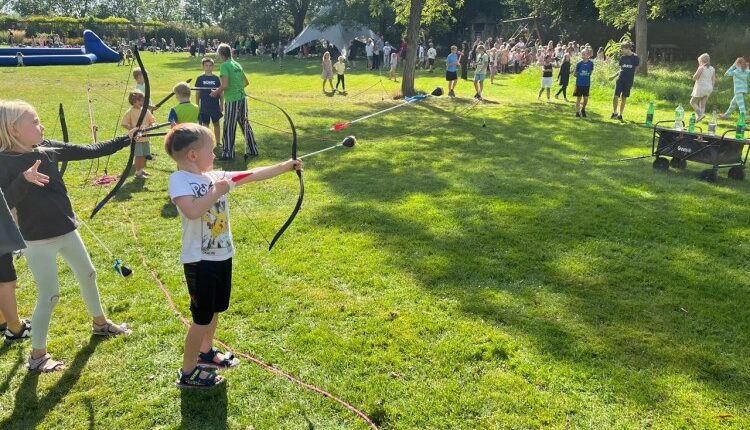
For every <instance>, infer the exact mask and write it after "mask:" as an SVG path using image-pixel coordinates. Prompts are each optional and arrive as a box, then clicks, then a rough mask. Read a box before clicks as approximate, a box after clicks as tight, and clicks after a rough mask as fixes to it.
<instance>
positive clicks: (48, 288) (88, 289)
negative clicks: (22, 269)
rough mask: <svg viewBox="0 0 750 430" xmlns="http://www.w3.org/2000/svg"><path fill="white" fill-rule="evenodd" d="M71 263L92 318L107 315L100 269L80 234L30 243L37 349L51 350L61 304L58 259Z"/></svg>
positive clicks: (35, 344)
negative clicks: (56, 312) (52, 327)
mask: <svg viewBox="0 0 750 430" xmlns="http://www.w3.org/2000/svg"><path fill="white" fill-rule="evenodd" d="M58 254H59V255H61V256H62V258H63V259H64V260H65V261H66V262H67V263H68V265H69V266H70V268H71V269H72V270H73V274H74V275H75V277H76V279H77V280H78V286H79V288H80V290H81V295H82V296H83V301H84V302H85V303H86V308H87V309H88V311H89V315H91V316H92V317H98V316H102V315H104V310H103V309H102V304H101V302H100V301H99V289H98V288H97V286H96V269H94V265H93V264H92V263H91V258H89V254H88V252H86V246H85V245H84V244H83V240H81V235H80V234H78V230H75V231H72V232H70V233H68V234H66V235H63V236H59V237H56V238H54V239H50V240H45V241H39V242H34V241H31V242H27V248H26V261H27V262H28V265H29V269H31V273H32V274H33V275H34V281H35V282H36V289H37V293H38V296H37V299H36V308H34V314H33V315H32V317H31V321H33V324H34V329H33V331H32V335H31V345H32V346H33V347H34V348H35V349H44V348H46V347H47V334H48V333H49V326H50V321H51V319H52V310H53V309H54V308H55V306H56V305H57V302H58V301H59V300H60V282H59V280H58V269H57V256H58Z"/></svg>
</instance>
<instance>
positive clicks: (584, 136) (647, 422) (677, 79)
mask: <svg viewBox="0 0 750 430" xmlns="http://www.w3.org/2000/svg"><path fill="white" fill-rule="evenodd" d="M143 59H144V61H145V63H146V66H147V68H148V70H149V71H150V73H151V81H152V88H153V93H154V97H153V100H158V99H160V98H161V97H163V96H164V95H166V94H167V93H168V92H169V91H170V89H171V87H172V85H174V83H176V82H177V81H179V80H185V79H187V78H190V77H193V78H195V77H196V76H197V75H198V74H199V70H198V61H197V60H196V59H189V58H187V57H185V56H182V55H179V56H178V55H162V54H151V53H145V54H143ZM242 62H243V64H244V66H245V70H246V71H247V72H248V75H249V79H250V82H251V84H250V91H251V93H252V94H254V95H257V96H259V97H263V98H265V99H268V100H271V101H274V102H276V103H278V104H279V105H281V106H282V107H284V108H286V109H288V110H289V112H290V114H291V115H292V117H293V118H294V120H295V123H296V124H297V126H298V131H299V134H300V139H299V145H300V153H306V152H311V151H313V150H316V149H321V148H323V147H325V146H327V145H329V144H332V143H335V142H336V141H337V140H339V139H340V138H341V136H342V135H341V134H339V135H335V134H333V133H331V132H329V131H328V128H330V126H331V125H332V124H334V123H336V122H340V121H344V120H347V119H351V118H354V117H357V116H360V115H364V114H367V113H370V112H373V111H375V110H377V109H380V108H384V107H388V106H392V105H393V104H394V103H395V102H394V101H392V100H389V98H390V97H392V96H393V95H395V94H396V93H397V92H398V90H399V85H398V84H394V83H393V82H390V81H388V80H387V79H386V78H385V75H383V76H382V77H381V76H379V75H378V74H374V73H368V72H365V71H362V70H361V66H362V63H363V62H362V61H359V62H358V63H357V66H359V69H356V70H355V71H353V72H352V73H350V74H349V75H348V76H347V83H348V85H349V96H347V97H343V96H339V95H337V96H335V97H326V96H324V95H323V94H322V93H321V90H320V87H321V83H320V67H319V63H318V61H317V60H309V61H298V60H296V59H288V60H286V61H285V62H284V63H283V68H279V67H278V65H275V64H272V63H271V62H270V61H268V60H265V61H263V62H260V61H258V60H257V59H253V60H250V61H248V60H247V59H246V58H243V59H242ZM691 68H692V65H690V66H684V67H672V68H669V69H667V68H656V69H654V70H653V72H652V75H651V77H649V78H641V77H639V78H638V79H637V83H636V89H635V92H634V94H633V97H632V102H633V103H632V105H630V106H629V108H628V110H627V113H626V119H628V120H630V121H629V122H626V123H624V124H620V123H615V122H611V121H609V119H608V118H609V115H610V113H611V112H610V109H611V91H612V88H613V84H605V83H604V74H605V73H604V71H603V70H601V68H600V70H597V72H596V73H597V76H596V79H595V86H594V89H593V90H592V103H591V105H590V107H589V115H590V118H588V119H586V120H581V119H576V118H575V117H574V110H573V108H572V107H571V106H570V105H569V104H566V103H563V102H562V101H555V102H554V103H553V104H552V105H549V106H548V105H546V104H544V103H538V102H536V91H537V89H538V86H539V84H540V82H541V79H540V77H541V72H540V71H539V70H538V69H536V70H531V71H529V72H527V73H524V74H522V75H520V76H503V77H501V78H499V79H498V82H497V83H496V85H489V82H488V85H487V90H486V92H485V97H486V98H487V99H488V101H487V102H485V103H483V104H481V105H474V104H473V102H472V100H471V98H470V97H471V96H472V95H473V94H474V92H473V89H471V88H470V83H468V82H463V81H462V82H460V83H459V87H458V94H459V95H460V96H461V98H459V99H456V100H451V99H448V98H446V97H443V98H439V99H437V98H432V99H429V100H428V101H425V102H420V103H416V104H413V105H411V106H409V107H406V108H403V109H400V110H396V111H394V112H392V113H389V114H386V115H383V116H380V117H376V118H373V119H371V120H369V121H364V122H362V123H360V124H356V125H353V126H351V127H350V128H348V129H347V130H346V133H351V134H355V135H356V136H357V138H358V140H359V142H358V146H356V147H355V148H353V149H351V150H346V149H341V150H336V151H337V152H329V153H326V154H323V155H320V156H318V157H315V158H310V159H309V160H307V163H306V166H305V167H306V170H305V179H306V196H305V205H304V210H303V211H302V212H300V214H299V216H298V217H297V219H296V220H295V222H294V224H293V225H292V227H291V228H290V229H289V230H288V231H287V233H286V234H285V235H284V236H283V237H282V239H281V240H280V241H279V243H278V244H277V245H276V247H275V249H274V250H273V251H272V252H268V251H267V250H266V249H267V243H266V241H267V240H268V239H270V238H271V237H273V234H274V233H275V232H276V231H277V230H278V228H279V227H280V226H281V224H282V223H283V222H284V221H285V220H286V218H287V217H288V215H289V213H290V212H291V210H292V208H293V206H294V203H295V201H296V198H297V193H298V185H297V179H296V176H295V175H293V174H289V175H284V177H280V178H276V179H273V180H269V181H266V182H264V183H260V184H257V185H255V186H248V187H244V188H239V189H237V190H235V191H234V192H233V194H232V199H231V205H232V217H231V218H232V227H233V233H234V239H235V243H236V245H237V248H238V253H237V255H236V257H235V259H234V291H233V297H232V305H231V307H230V309H229V311H228V312H226V313H225V314H224V315H223V316H222V319H221V323H220V326H219V331H218V333H217V335H218V337H219V338H221V339H222V340H224V341H226V342H228V343H229V344H230V345H232V346H233V347H235V348H236V349H237V350H238V351H244V352H251V353H253V354H255V355H257V356H258V357H260V358H262V359H263V360H266V361H267V362H269V363H272V364H274V365H276V366H278V367H280V368H281V369H283V370H285V371H288V372H290V373H291V374H293V375H295V376H297V377H299V378H300V379H302V380H304V381H306V382H308V383H311V384H314V385H317V386H319V387H321V388H323V389H326V390H328V391H330V392H332V393H333V394H335V395H337V396H340V397H341V398H343V399H345V400H346V401H348V402H350V403H351V404H353V405H354V406H356V407H358V408H360V409H362V410H363V411H364V412H365V413H367V414H368V415H369V416H370V417H372V418H373V419H374V420H375V421H376V423H378V424H379V425H380V426H381V427H382V428H383V429H540V428H544V429H573V428H580V429H605V428H606V429H610V428H612V429H641V428H656V429H688V428H689V429H692V428H700V429H713V428H717V429H719V428H720V429H724V428H734V429H741V428H748V427H750V396H749V395H748V394H750V360H748V356H749V355H750V347H748V344H749V340H750V336H749V333H750V312H749V311H748V309H750V299H748V293H749V292H750V281H749V280H748V277H747V276H746V267H747V261H748V257H749V256H750V250H749V249H748V242H747V237H748V233H750V229H749V228H748V219H750V196H749V195H748V191H750V186H748V184H747V183H745V182H737V181H732V180H729V179H727V178H726V174H725V172H722V177H721V178H720V179H719V181H718V182H717V183H715V184H709V183H706V182H701V181H699V180H697V179H696V176H697V174H698V173H699V172H700V170H701V169H702V168H703V167H704V166H701V165H694V164H690V165H689V167H688V169H687V170H686V171H682V172H675V171H670V172H668V173H666V174H664V173H657V172H654V171H653V169H652V167H651V160H650V159H646V160H640V161H634V162H629V163H623V162H619V163H618V162H614V161H612V159H615V158H620V157H626V156H636V155H641V154H646V153H648V150H650V137H651V133H650V131H649V130H647V129H645V128H641V127H639V124H640V123H641V122H642V120H643V118H644V117H645V111H646V105H647V103H648V101H649V100H652V99H655V100H657V107H658V109H659V111H658V113H657V120H664V119H670V118H672V117H673V116H672V115H673V114H672V112H673V110H674V108H675V107H676V104H677V101H676V100H678V97H681V98H680V99H679V100H680V101H682V102H683V103H685V105H686V103H687V98H688V97H689V93H690V87H691V85H690V81H689V77H690V74H691V72H692V70H691ZM128 71H129V68H127V67H117V66H116V65H114V64H97V65H94V66H92V67H83V66H78V67H43V68H42V67H40V68H34V67H27V68H5V69H0V77H2V82H4V83H5V88H8V85H12V91H7V90H6V91H4V93H3V95H2V96H3V97H18V98H23V99H25V100H27V101H29V102H31V103H32V104H33V105H35V106H36V107H37V108H38V109H39V114H40V116H41V118H42V120H43V122H44V123H45V124H46V127H47V133H48V135H49V136H51V137H53V138H58V139H59V138H60V128H59V126H55V125H54V123H55V121H56V119H57V104H58V103H59V102H61V101H62V102H64V103H65V110H66V114H67V119H68V124H69V128H70V132H71V138H72V141H74V142H81V143H87V142H90V141H91V137H90V132H89V125H88V124H89V119H88V116H89V114H88V110H87V104H86V86H87V84H90V85H91V86H92V87H93V88H92V92H91V95H92V100H93V101H92V104H93V108H94V109H93V113H94V117H95V121H96V123H97V124H98V125H99V127H100V133H99V134H100V137H101V138H102V139H108V138H110V137H112V136H113V135H114V134H115V132H118V133H119V132H121V131H120V130H117V124H119V120H120V116H121V112H124V108H122V109H121V106H122V98H123V94H124V93H123V90H124V88H125V83H126V81H127V80H128V79H127V74H128ZM381 80H382V85H381ZM128 85H130V86H132V81H130V82H129V83H128ZM438 85H441V86H445V81H444V80H443V69H439V70H437V71H436V72H435V73H434V74H429V73H426V72H419V78H418V80H417V86H418V87H419V88H420V89H422V90H425V91H430V90H431V89H433V88H434V87H435V86H438ZM605 85H606V86H605ZM730 87H731V83H730V82H727V81H721V83H720V89H719V90H720V91H719V92H718V95H717V98H715V99H714V101H716V102H718V104H716V103H713V102H711V103H709V105H710V106H713V105H716V106H719V105H720V106H721V107H720V108H719V109H721V108H724V107H725V106H726V103H728V101H729V97H730V93H731V88H730ZM570 90H571V92H572V87H571V89H570ZM170 105H171V103H170V104H167V106H165V108H163V109H162V110H161V111H158V112H157V114H158V118H159V119H160V120H164V119H165V118H166V115H167V113H168V109H167V107H168V106H170ZM686 106H687V105H686ZM250 109H251V119H253V120H256V121H257V122H256V124H255V130H256V133H257V137H258V142H259V146H260V150H261V157H259V158H258V159H257V160H252V161H251V163H250V165H251V166H255V165H263V164H268V163H275V162H278V161H281V160H284V159H286V158H289V156H290V153H291V138H290V135H289V134H287V133H285V131H286V130H288V129H289V127H288V125H287V124H286V122H285V120H284V118H283V116H282V115H281V113H280V112H279V111H277V110H275V109H273V108H271V107H269V106H267V105H263V104H259V103H257V102H251V103H250ZM261 123H262V124H264V125H270V126H272V127H274V128H275V129H277V130H274V129H271V128H268V127H265V126H262V125H261ZM704 126H705V124H704ZM721 126H722V128H727V127H730V126H731V124H730V123H726V122H725V123H723V124H722V125H721ZM243 145H244V144H243V140H242V139H240V140H239V143H238V151H239V153H240V154H242V153H243ZM152 147H153V149H154V150H155V151H154V152H156V154H157V158H156V160H155V161H154V162H152V163H151V164H150V171H151V172H152V173H153V176H152V178H151V179H149V180H148V181H147V182H142V181H136V180H134V179H132V178H130V179H129V180H128V182H127V183H126V185H125V187H124V188H123V189H122V190H121V192H120V193H119V194H118V197H117V198H116V199H114V200H113V201H111V202H110V203H109V204H108V205H107V206H105V208H104V210H103V211H102V212H101V213H100V214H99V215H98V216H97V217H96V218H95V219H94V220H92V221H88V220H87V223H88V226H89V227H90V228H91V229H92V230H93V231H94V232H95V233H96V234H97V235H98V236H99V237H100V238H101V239H102V240H103V241H104V242H105V243H106V244H107V247H108V248H110V249H111V250H112V251H113V252H114V253H115V254H116V256H117V257H118V258H122V259H123V260H124V261H125V262H126V264H127V265H129V266H130V267H131V268H133V269H134V270H135V272H136V273H135V274H134V275H133V277H132V278H130V279H123V278H121V277H119V275H117V274H116V273H115V272H114V271H112V270H111V269H110V267H111V265H112V258H111V257H110V256H108V255H107V253H106V252H105V251H104V250H103V249H102V248H101V247H100V246H99V245H97V243H96V241H95V239H94V238H93V237H92V235H91V234H90V233H89V232H88V231H87V230H85V229H84V230H83V231H82V235H83V237H84V240H85V241H86V243H87V245H88V248H89V251H90V253H91V254H92V257H93V260H94V263H95V265H96V266H97V268H98V269H99V279H100V289H101V293H102V300H103V303H104V306H105V309H106V310H107V312H108V315H109V316H110V317H111V318H112V319H114V320H116V321H123V320H124V321H129V322H131V323H132V325H133V326H134V328H135V332H134V334H133V336H131V337H129V338H118V339H111V340H106V341H98V340H96V339H93V338H91V337H90V331H89V330H90V322H89V317H88V315H87V314H86V312H85V307H84V305H83V302H82V300H81V299H80V296H79V294H78V292H77V287H76V283H75V280H74V278H73V276H72V274H71V273H70V271H69V270H68V269H67V267H66V266H65V265H64V264H61V267H63V269H62V274H61V284H62V294H63V298H62V300H61V302H60V304H59V305H58V307H57V309H56V313H55V315H54V318H53V326H52V330H51V342H50V351H51V352H52V353H53V354H54V356H55V357H56V358H59V359H63V360H65V361H66V362H67V363H68V365H69V369H68V370H67V371H65V372H64V373H57V374H49V375H37V374H33V373H29V372H27V371H26V370H25V369H24V366H25V363H26V359H27V357H28V355H29V352H30V345H29V344H28V343H23V344H14V345H11V346H7V345H6V346H3V347H2V348H0V357H1V358H0V374H2V375H3V377H2V380H0V428H8V429H31V428H43V429H93V428H96V429H176V428H180V429H209V428H210V429H221V428H230V429H301V428H309V429H312V428H315V429H365V428H367V426H366V425H365V424H364V422H363V421H361V420H360V419H358V418H357V417H356V416H355V415H354V414H353V413H351V412H350V411H347V410H346V409H344V408H342V407H341V406H339V405H338V404H336V403H334V402H332V401H331V400H329V399H327V398H324V397H322V396H320V395H318V394H315V393H313V392H311V391H308V390H305V389H302V388H300V387H299V386H297V385H294V384H292V383H290V382H289V381H287V380H286V379H283V378H281V377H279V376H277V375H274V374H272V373H269V372H267V371H265V370H263V369H262V368H261V367H259V366H257V365H255V364H253V363H251V362H249V361H247V360H244V361H243V363H242V365H241V366H240V367H239V368H237V369H235V370H231V371H227V372H225V375H226V376H227V378H228V383H227V384H226V386H225V387H223V388H219V389H217V390H215V391H213V392H199V393H196V392H180V391H179V390H177V389H176V388H175V387H174V385H173V382H174V380H175V378H176V375H177V369H178V367H179V365H180V360H181V351H182V342H183V337H184V334H185V328H184V327H183V325H182V323H181V322H180V320H179V319H178V318H177V316H176V315H175V314H174V313H173V312H172V310H171V309H170V307H169V304H168V302H167V300H166V299H165V296H164V294H163V293H162V292H161V290H160V289H159V288H158V282H157V280H156V278H158V279H160V280H161V281H162V282H163V283H164V285H165V287H166V288H167V289H168V291H169V292H170V293H171V294H172V295H173V296H174V297H175V300H176V302H177V306H178V308H179V309H180V311H181V312H182V313H183V314H186V315H188V316H189V311H188V297H187V294H186V291H185V290H186V289H185V286H184V280H183V275H182V268H181V266H180V264H179V262H178V257H179V249H180V237H181V230H180V219H179V217H178V216H177V213H176V210H175V208H174V206H173V205H172V204H171V203H170V202H169V199H168V195H167V178H168V175H169V173H170V172H172V171H173V169H174V163H173V162H171V161H170V160H169V159H168V157H167V156H166V155H165V154H164V151H163V149H162V148H161V140H156V139H155V140H154V141H153V143H152ZM241 160H242V157H238V160H237V161H235V162H234V164H233V165H231V166H228V168H232V169H241V168H243V167H244V163H243V162H242V161H241ZM125 161H126V154H125V153H122V154H118V155H117V156H115V157H112V159H111V160H110V162H109V164H108V172H109V173H110V174H112V173H115V174H119V172H120V171H121V169H122V168H123V167H124V163H125ZM105 162H106V160H102V162H101V163H100V164H99V165H98V166H97V163H96V162H94V163H93V169H91V170H95V169H98V170H97V171H98V174H99V175H101V174H102V173H103V170H104V167H105ZM89 168H90V164H89V163H88V162H81V163H74V164H71V167H70V168H69V171H68V173H67V174H66V180H67V184H68V186H69V189H70V190H69V192H70V196H71V199H72V201H73V203H74V207H75V208H76V211H77V212H78V213H79V215H80V216H81V218H84V219H87V217H88V214H89V213H90V212H91V210H92V208H93V207H94V205H95V204H96V202H97V201H98V200H100V199H101V198H102V197H104V195H105V194H106V191H107V190H106V189H105V190H102V189H100V188H97V187H94V186H92V185H90V184H89V182H90V179H91V178H89V180H88V181H86V180H85V178H86V176H87V171H88V170H89ZM91 176H92V177H93V176H95V175H94V173H93V172H92V174H91ZM18 269H19V273H20V280H19V284H20V289H19V290H18V292H19V304H20V305H19V306H20V308H21V314H22V315H23V316H30V315H31V313H32V310H33V306H34V302H35V297H36V295H35V292H34V287H33V280H32V278H31V276H30V273H29V271H28V269H27V267H26V265H25V263H24V262H23V260H21V261H19V264H18ZM152 271H153V274H152Z"/></svg>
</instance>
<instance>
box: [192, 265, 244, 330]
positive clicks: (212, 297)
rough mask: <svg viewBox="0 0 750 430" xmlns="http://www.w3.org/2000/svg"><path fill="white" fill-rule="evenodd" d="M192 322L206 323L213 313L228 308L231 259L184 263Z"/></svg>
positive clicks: (208, 322) (230, 291)
mask: <svg viewBox="0 0 750 430" xmlns="http://www.w3.org/2000/svg"><path fill="white" fill-rule="evenodd" d="M184 267H185V280H186V281H187V286H188V292H189V293H190V313H191V314H192V316H193V322H194V323H195V324H198V325H208V324H210V323H211V320H212V319H213V317H214V313H217V312H224V311H225V310H227V309H229V297H230V296H231V294H232V259H231V258H230V259H228V260H224V261H205V260H201V261H199V262H197V263H189V264H185V265H184Z"/></svg>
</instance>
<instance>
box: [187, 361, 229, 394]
mask: <svg viewBox="0 0 750 430" xmlns="http://www.w3.org/2000/svg"><path fill="white" fill-rule="evenodd" d="M201 372H205V374H206V375H208V376H206V377H205V378H201ZM178 373H179V376H180V377H179V379H177V381H176V382H175V385H177V388H184V389H207V388H213V387H215V386H217V385H221V384H223V383H224V377H223V376H220V375H217V374H216V373H213V372H211V371H209V370H208V369H205V368H203V367H201V366H195V369H193V371H192V372H190V373H188V374H185V373H183V372H182V369H180V371H179V372H178Z"/></svg>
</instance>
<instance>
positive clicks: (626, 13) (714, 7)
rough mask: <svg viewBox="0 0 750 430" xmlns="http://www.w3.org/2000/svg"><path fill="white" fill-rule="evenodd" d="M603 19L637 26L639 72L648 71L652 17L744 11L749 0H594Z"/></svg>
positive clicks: (616, 23)
mask: <svg viewBox="0 0 750 430" xmlns="http://www.w3.org/2000/svg"><path fill="white" fill-rule="evenodd" d="M594 3H595V4H596V7H597V8H598V9H599V19H600V20H602V21H604V22H607V23H610V24H612V25H614V26H616V27H619V28H630V29H632V28H633V27H635V31H636V34H635V40H636V44H635V49H636V53H637V54H638V56H640V57H641V66H640V68H639V72H640V73H642V74H647V73H648V65H647V55H648V21H649V19H655V18H660V17H663V16H665V15H667V14H672V13H675V14H683V15H686V14H698V15H700V14H709V13H716V12H732V11H740V10H742V9H744V8H747V6H748V1H747V0H638V1H637V2H633V1H632V0H594Z"/></svg>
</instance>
